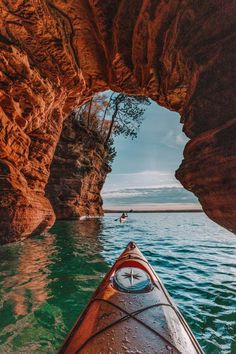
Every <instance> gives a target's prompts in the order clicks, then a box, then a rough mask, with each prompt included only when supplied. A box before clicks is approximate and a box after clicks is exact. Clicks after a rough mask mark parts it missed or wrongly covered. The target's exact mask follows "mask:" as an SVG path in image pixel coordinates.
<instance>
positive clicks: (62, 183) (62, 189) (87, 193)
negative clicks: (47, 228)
mask: <svg viewBox="0 0 236 354" xmlns="http://www.w3.org/2000/svg"><path fill="white" fill-rule="evenodd" d="M73 118H74V117H73V115H72V116H70V117H69V118H68V119H66V120H65V122H64V125H63V131H62V134H61V137H60V140H59V142H58V145H57V148H56V152H55V155H54V159H53V162H52V164H51V169H50V170H51V171H50V178H49V181H48V184H47V187H46V195H47V197H48V199H49V200H50V201H51V203H52V206H53V209H54V211H55V214H56V218H57V219H72V218H78V217H81V216H88V215H89V216H98V215H103V209H102V198H101V194H100V193H101V190H102V187H103V184H104V182H105V179H106V175H107V173H109V172H110V171H111V169H110V167H109V166H108V164H107V158H106V157H107V150H106V149H105V148H104V143H103V142H102V141H101V137H99V135H98V134H96V133H95V132H94V131H91V130H89V129H88V128H86V127H85V126H83V125H81V124H79V123H78V121H76V120H74V119H73Z"/></svg>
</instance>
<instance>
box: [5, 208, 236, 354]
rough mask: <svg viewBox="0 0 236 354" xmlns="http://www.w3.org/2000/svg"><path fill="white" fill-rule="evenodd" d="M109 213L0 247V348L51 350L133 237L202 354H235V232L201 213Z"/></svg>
mask: <svg viewBox="0 0 236 354" xmlns="http://www.w3.org/2000/svg"><path fill="white" fill-rule="evenodd" d="M116 217H117V216H116V215H115V214H110V215H107V216H105V217H104V218H101V219H90V220H84V221H68V222H57V223H56V224H55V226H54V227H53V229H52V230H51V231H50V233H48V234H46V235H44V236H38V237H34V238H31V239H29V240H27V241H25V242H24V243H17V244H11V245H6V246H3V247H1V248H0V353H24V354H27V353H55V352H56V350H57V349H58V348H59V347H60V345H61V344H62V342H63V340H64V337H65V336H66V334H67V332H68V330H69V329H70V328H71V326H72V324H73V323H74V321H75V320H76V318H77V316H78V314H79V313H80V312H81V310H82V309H83V308H84V306H85V305H86V303H87V302H88V300H89V298H90V296H91V295H92V293H93V291H94V290H95V288H96V287H97V285H98V284H99V283H100V281H101V280H102V278H103V276H104V275H105V273H106V272H107V270H108V269H109V267H110V266H111V265H112V264H113V262H114V261H115V259H116V257H118V256H119V254H120V253H121V251H123V249H124V247H125V246H126V244H127V243H128V241H129V240H131V239H132V240H134V241H135V242H136V243H137V244H138V246H139V247H140V249H141V251H143V253H144V255H145V256H146V257H147V259H148V260H149V261H150V263H151V264H152V265H153V267H154V268H155V270H156V271H157V272H158V274H159V275H160V277H161V279H162V280H163V282H164V284H165V286H166V288H167V289H168V291H169V293H170V294H171V295H172V297H173V298H174V300H175V302H176V304H177V305H178V306H179V309H180V310H181V311H182V313H183V315H184V316H185V318H186V320H187V321H188V323H189V325H190V327H191V328H192V330H193V332H194V334H195V335H196V337H197V338H198V340H199V342H200V344H201V345H202V347H203V349H204V351H205V353H209V354H218V353H219V354H222V353H223V354H226V353H231V354H235V353H236V236H235V235H233V234H231V233H230V232H227V231H226V230H224V229H223V228H221V227H219V226H217V225H216V224H214V223H213V222H211V221H210V220H209V219H207V217H206V216H205V215H204V214H202V213H174V214H171V213H163V214H130V217H129V221H128V222H127V223H125V224H119V223H118V222H117V221H115V219H116Z"/></svg>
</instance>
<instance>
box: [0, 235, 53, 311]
mask: <svg viewBox="0 0 236 354" xmlns="http://www.w3.org/2000/svg"><path fill="white" fill-rule="evenodd" d="M54 239H55V238H54V236H48V237H45V238H44V239H43V241H42V240H38V239H36V240H34V239H29V240H28V241H27V242H26V243H25V244H24V245H22V244H19V245H16V246H13V247H12V248H13V249H15V251H16V252H17V253H18V255H19V256H18V259H17V262H15V264H14V266H15V267H13V268H12V266H11V265H9V268H8V267H7V263H8V261H9V252H11V246H6V247H4V248H2V249H1V253H0V257H1V264H2V267H4V264H6V267H5V272H4V273H2V277H3V275H4V277H3V280H2V282H1V293H2V294H1V297H2V299H3V301H4V302H8V301H10V302H11V303H12V310H13V312H14V314H15V315H16V316H24V315H26V314H27V313H28V312H29V311H32V310H35V308H36V307H37V306H39V305H40V304H41V303H43V302H45V301H46V300H47V298H48V289H47V287H48V284H49V282H50V280H49V278H48V275H49V273H50V271H49V265H50V263H51V260H50V256H51V254H53V252H54V251H55V248H54ZM4 289H7V290H8V291H7V292H6V293H5V294H4V292H3V291H4Z"/></svg>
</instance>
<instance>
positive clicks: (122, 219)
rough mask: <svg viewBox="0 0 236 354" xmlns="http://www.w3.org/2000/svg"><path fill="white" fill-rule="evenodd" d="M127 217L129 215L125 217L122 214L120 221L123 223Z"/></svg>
mask: <svg viewBox="0 0 236 354" xmlns="http://www.w3.org/2000/svg"><path fill="white" fill-rule="evenodd" d="M127 219H128V216H125V217H124V218H122V216H121V217H120V222H121V223H124V222H126V221H127Z"/></svg>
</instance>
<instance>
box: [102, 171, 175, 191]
mask: <svg viewBox="0 0 236 354" xmlns="http://www.w3.org/2000/svg"><path fill="white" fill-rule="evenodd" d="M160 187H162V188H164V187H166V188H167V187H181V185H180V183H179V182H178V181H177V180H176V179H175V177H174V173H171V172H170V171H141V172H136V173H113V174H112V178H109V175H108V178H107V182H106V184H105V186H104V189H103V191H105V192H108V191H118V190H121V189H132V188H160Z"/></svg>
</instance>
